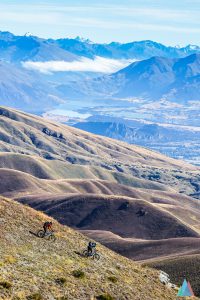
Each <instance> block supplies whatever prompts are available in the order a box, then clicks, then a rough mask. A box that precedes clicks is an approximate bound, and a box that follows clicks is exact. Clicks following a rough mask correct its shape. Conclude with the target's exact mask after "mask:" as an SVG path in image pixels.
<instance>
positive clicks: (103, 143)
mask: <svg viewBox="0 0 200 300" xmlns="http://www.w3.org/2000/svg"><path fill="white" fill-rule="evenodd" d="M0 151H1V152H6V153H8V152H12V154H10V156H9V157H6V156H5V154H2V156H1V157H0V166H1V167H3V166H4V167H5V168H6V167H7V168H14V169H16V170H20V171H23V172H26V173H29V174H32V175H35V176H37V177H39V178H47V179H48V178H49V179H59V178H69V176H70V174H69V170H70V173H71V176H72V177H70V178H84V179H86V178H88V179H94V178H98V179H106V180H112V181H113V180H114V181H115V182H119V183H123V184H126V185H131V186H134V184H135V183H134V182H136V184H137V181H138V178H140V179H143V180H144V179H147V180H150V181H149V186H150V182H151V184H152V183H153V182H159V183H164V184H165V185H168V186H170V187H172V188H174V189H176V190H177V191H182V192H185V193H186V194H193V193H195V192H197V190H198V185H199V180H198V178H199V177H198V176H199V168H197V167H194V166H191V165H189V164H186V163H184V162H182V161H178V160H174V159H171V158H167V157H165V156H164V155H161V154H159V153H156V152H153V151H150V150H147V149H145V148H142V147H137V146H134V145H128V144H126V143H123V142H119V141H117V144H116V141H115V140H112V139H109V138H105V137H100V136H96V135H92V134H90V133H86V132H84V131H81V130H78V129H75V128H71V127H68V126H65V125H61V124H56V123H53V122H51V121H47V120H44V119H43V118H39V117H36V116H31V115H28V114H25V113H22V112H17V111H14V110H12V109H7V108H1V107H0ZM14 153H15V154H16V153H18V154H23V157H22V156H21V157H19V156H18V157H17V160H18V161H19V163H16V157H14ZM24 154H27V155H31V156H32V157H31V159H30V161H28V157H27V156H25V155H24ZM33 156H34V157H33ZM42 158H44V160H42ZM72 165H73V167H72ZM30 166H31V167H30ZM55 170H56V171H55ZM140 184H141V185H142V182H140ZM146 185H148V183H147V181H146V180H145V181H144V182H143V187H145V186H146ZM152 188H154V186H153V187H152Z"/></svg>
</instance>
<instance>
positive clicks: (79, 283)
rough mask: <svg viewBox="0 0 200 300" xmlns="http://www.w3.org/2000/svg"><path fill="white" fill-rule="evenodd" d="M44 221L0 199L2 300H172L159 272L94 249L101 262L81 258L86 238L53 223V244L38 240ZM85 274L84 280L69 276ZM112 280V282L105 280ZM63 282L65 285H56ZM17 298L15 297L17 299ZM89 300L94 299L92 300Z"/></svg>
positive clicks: (36, 214) (22, 208)
mask: <svg viewBox="0 0 200 300" xmlns="http://www.w3.org/2000/svg"><path fill="white" fill-rule="evenodd" d="M46 219H47V217H46V216H45V215H43V214H42V213H38V212H36V211H34V210H33V209H31V208H28V207H25V206H23V205H21V204H18V203H16V202H12V201H11V200H6V199H3V198H1V199H0V222H1V231H0V286H1V285H2V283H5V282H7V283H10V284H11V287H10V288H5V287H4V288H3V287H2V286H1V287H0V297H1V299H11V297H12V296H13V297H14V296H15V298H12V299H25V298H26V296H30V295H33V294H34V293H39V294H41V295H42V297H43V299H62V298H61V297H63V296H64V295H65V297H66V298H65V299H70V300H80V299H92V296H98V295H100V294H104V293H110V294H111V295H112V296H113V299H117V300H119V299H120V300H123V299H124V300H125V299H130V300H132V299H138V300H139V299H144V300H145V299H148V300H149V299H154V300H156V299H158V300H160V299H173V300H174V297H175V292H174V291H173V290H168V289H166V288H165V287H164V286H163V285H162V284H160V283H159V279H158V273H157V271H154V270H152V269H149V268H146V267H141V266H140V265H138V264H136V263H134V262H133V261H129V260H128V259H126V258H123V257H121V256H119V255H117V254H116V253H114V252H112V251H111V250H108V249H107V248H105V247H103V246H101V245H98V250H99V252H100V253H101V259H100V261H98V262H94V261H93V260H91V259H85V258H82V257H81V256H80V255H78V254H77V253H76V252H75V251H81V250H82V249H84V248H85V246H86V244H87V239H86V238H85V237H84V236H82V235H81V234H79V233H77V232H75V231H73V230H72V229H70V228H68V227H64V226H62V225H60V224H58V223H57V222H56V221H54V220H53V223H54V228H55V230H56V232H57V241H56V242H55V243H52V242H49V241H46V240H42V239H39V238H37V237H35V236H34V235H33V234H31V233H30V232H29V231H32V232H36V231H37V230H38V229H39V228H40V227H41V225H42V223H43V222H44V220H46ZM77 269H80V270H82V271H83V272H84V274H85V277H84V278H83V279H80V278H79V279H78V278H75V277H74V276H73V275H72V272H73V271H74V270H77ZM110 276H114V277H116V278H117V282H116V283H113V282H111V281H110V280H109V279H108V278H109V277H110ZM59 278H65V279H66V282H65V283H64V285H62V284H59V283H56V280H57V279H59ZM17 296H18V298H17ZM93 299H94V298H93Z"/></svg>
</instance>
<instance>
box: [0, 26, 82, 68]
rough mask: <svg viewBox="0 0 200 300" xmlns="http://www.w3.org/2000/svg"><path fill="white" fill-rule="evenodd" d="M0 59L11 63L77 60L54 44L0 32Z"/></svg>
mask: <svg viewBox="0 0 200 300" xmlns="http://www.w3.org/2000/svg"><path fill="white" fill-rule="evenodd" d="M0 58H1V59H3V60H6V61H10V62H13V63H20V62H22V61H29V60H31V61H49V60H64V61H73V60H77V59H78V58H77V56H76V55H74V54H72V53H70V52H68V51H66V50H63V49H62V48H60V47H58V46H57V45H56V44H53V43H50V42H48V41H47V40H45V39H41V38H38V37H35V36H26V35H25V36H16V35H14V34H12V33H9V32H0Z"/></svg>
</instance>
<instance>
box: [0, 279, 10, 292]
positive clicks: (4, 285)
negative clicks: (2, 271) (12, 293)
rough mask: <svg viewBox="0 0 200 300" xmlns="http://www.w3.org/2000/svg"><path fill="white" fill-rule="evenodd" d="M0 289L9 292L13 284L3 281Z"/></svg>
mask: <svg viewBox="0 0 200 300" xmlns="http://www.w3.org/2000/svg"><path fill="white" fill-rule="evenodd" d="M0 287H2V288H4V289H7V290H9V289H10V288H11V287H12V284H11V283H10V282H8V281H1V282H0Z"/></svg>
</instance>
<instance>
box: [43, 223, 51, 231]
mask: <svg viewBox="0 0 200 300" xmlns="http://www.w3.org/2000/svg"><path fill="white" fill-rule="evenodd" d="M43 229H44V233H45V234H46V233H47V232H50V231H52V222H49V221H47V222H45V223H44V225H43Z"/></svg>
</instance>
